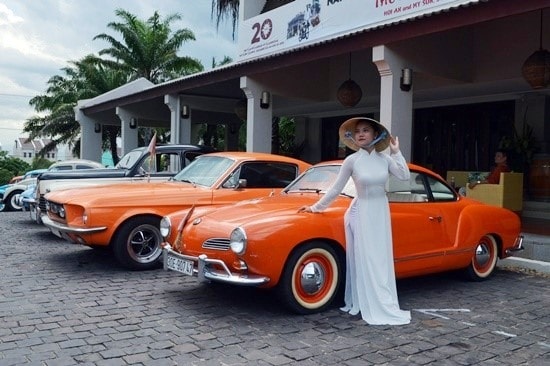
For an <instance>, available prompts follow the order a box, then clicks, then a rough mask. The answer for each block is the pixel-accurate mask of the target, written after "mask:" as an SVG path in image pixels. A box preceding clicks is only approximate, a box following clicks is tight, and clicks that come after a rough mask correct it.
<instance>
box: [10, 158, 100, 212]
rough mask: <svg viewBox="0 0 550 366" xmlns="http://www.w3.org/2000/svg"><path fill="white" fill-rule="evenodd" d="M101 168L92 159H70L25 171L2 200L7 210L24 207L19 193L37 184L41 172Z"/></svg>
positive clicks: (16, 209) (17, 209)
mask: <svg viewBox="0 0 550 366" xmlns="http://www.w3.org/2000/svg"><path fill="white" fill-rule="evenodd" d="M99 168H103V165H101V164H100V163H98V162H97V161H92V160H86V159H70V160H62V161H58V162H55V163H53V164H52V165H50V166H49V167H48V169H36V170H31V171H29V172H27V173H25V175H24V176H23V178H22V179H21V180H19V181H18V182H17V183H15V184H13V185H11V186H10V187H9V188H7V189H6V191H5V192H4V194H3V197H0V200H1V201H2V202H3V203H4V204H5V210H6V211H20V210H21V209H22V207H21V205H20V203H19V195H20V194H21V193H23V192H24V191H25V190H27V188H28V187H29V186H30V185H32V184H35V183H36V180H37V178H38V177H39V176H40V175H41V174H43V173H46V172H56V171H76V170H83V169H84V170H91V169H99ZM4 197H5V198H4Z"/></svg>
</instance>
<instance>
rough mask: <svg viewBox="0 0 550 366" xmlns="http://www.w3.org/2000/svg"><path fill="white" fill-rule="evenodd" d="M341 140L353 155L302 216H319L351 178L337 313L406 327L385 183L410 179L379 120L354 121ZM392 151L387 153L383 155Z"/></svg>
mask: <svg viewBox="0 0 550 366" xmlns="http://www.w3.org/2000/svg"><path fill="white" fill-rule="evenodd" d="M340 139H341V140H342V142H343V143H344V144H346V145H347V146H348V147H350V148H351V149H353V150H357V151H356V152H355V153H353V154H351V155H349V156H348V157H346V159H345V160H344V163H343V164H342V167H341V169H340V172H339V174H338V177H337V178H336V181H335V182H334V184H333V185H332V187H331V188H330V189H329V190H328V191H327V193H326V194H325V195H324V197H322V198H321V199H320V200H319V201H318V202H317V203H315V204H314V205H313V206H311V207H310V206H304V207H302V208H300V210H299V211H300V212H321V211H323V210H325V209H326V208H327V207H328V206H329V205H330V204H331V202H332V201H333V200H334V199H335V198H336V197H337V196H338V195H339V194H340V192H341V191H342V189H343V188H344V186H345V185H346V183H347V181H348V180H349V178H350V177H351V178H352V179H353V182H354V183H355V187H356V190H357V197H355V198H354V199H353V201H352V202H351V204H350V207H349V208H348V210H347V211H346V214H345V216H344V225H345V232H346V287H345V296H344V300H345V306H344V307H343V308H341V310H343V311H345V312H348V313H350V314H352V315H356V314H358V313H359V312H360V313H361V316H362V318H363V319H364V320H365V321H366V322H367V323H368V324H373V325H382V324H391V325H402V324H408V323H409V322H410V320H411V314H410V312H409V311H404V310H401V309H400V308H399V302H398V299H397V288H396V284H395V272H394V263H393V245H392V232H391V218H390V209H389V205H388V199H387V197H386V189H385V188H386V182H387V180H388V177H389V174H392V175H395V176H396V177H397V178H398V179H401V180H407V179H409V177H410V172H409V168H408V166H407V162H406V161H405V158H404V157H403V155H402V154H401V151H400V150H399V140H398V138H397V137H393V136H391V135H390V133H389V132H388V130H387V129H386V128H385V127H384V126H383V125H382V124H380V123H379V122H378V121H376V120H373V119H370V118H365V117H355V118H351V119H349V120H347V121H345V122H344V123H343V124H342V126H340ZM388 146H389V147H390V152H391V154H390V155H388V154H386V153H382V151H383V150H385V149H386V148H387V147H388Z"/></svg>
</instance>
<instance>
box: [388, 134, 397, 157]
mask: <svg viewBox="0 0 550 366" xmlns="http://www.w3.org/2000/svg"><path fill="white" fill-rule="evenodd" d="M390 151H391V153H392V154H397V153H398V152H399V139H398V138H397V136H393V135H390Z"/></svg>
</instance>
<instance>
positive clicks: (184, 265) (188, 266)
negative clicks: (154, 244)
mask: <svg viewBox="0 0 550 366" xmlns="http://www.w3.org/2000/svg"><path fill="white" fill-rule="evenodd" d="M193 265H194V263H193V261H190V260H187V259H181V258H177V257H173V256H171V255H170V254H168V258H166V267H168V269H171V270H172V271H177V272H180V273H183V274H186V275H188V276H192V275H193Z"/></svg>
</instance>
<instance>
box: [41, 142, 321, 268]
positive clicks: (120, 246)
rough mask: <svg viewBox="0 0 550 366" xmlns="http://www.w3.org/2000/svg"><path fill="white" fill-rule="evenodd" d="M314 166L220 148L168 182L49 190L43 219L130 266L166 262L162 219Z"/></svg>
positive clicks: (246, 194) (252, 192) (275, 183)
mask: <svg viewBox="0 0 550 366" xmlns="http://www.w3.org/2000/svg"><path fill="white" fill-rule="evenodd" d="M308 167H310V164H308V163H305V162H303V161H300V160H297V159H292V158H289V157H285V156H279V155H272V154H263V153H246V152H220V153H212V154H205V155H201V156H199V157H197V158H196V159H195V160H194V161H193V162H192V163H191V164H189V165H188V166H187V167H185V168H184V169H183V170H182V171H180V172H179V173H178V174H176V175H175V176H174V177H173V178H172V179H170V180H169V181H166V182H153V181H151V182H144V181H140V182H130V183H122V184H120V183H119V184H112V185H103V186H96V187H81V188H75V189H68V190H59V191H53V192H50V193H47V194H46V195H45V198H46V209H47V216H45V217H43V223H44V225H46V226H47V227H49V228H50V230H51V231H52V232H53V233H54V234H56V235H57V236H59V237H62V238H65V239H67V240H69V241H70V242H73V243H78V244H83V245H87V246H91V247H99V246H110V247H111V248H112V249H113V251H114V254H115V257H116V258H117V260H118V261H119V262H120V263H121V264H123V265H124V266H126V267H128V268H130V269H135V270H143V269H150V268H154V267H156V266H157V265H159V264H160V261H159V258H160V257H161V254H162V250H161V247H160V244H161V241H162V237H161V235H160V232H159V223H160V219H161V218H162V217H163V216H164V215H167V214H169V213H171V212H174V211H177V210H181V209H183V208H185V207H190V206H192V205H195V206H210V205H227V204H230V203H234V202H236V201H240V200H243V199H248V198H253V197H263V196H268V195H270V194H273V193H274V192H277V193H278V192H279V191H281V190H282V189H283V188H284V187H286V186H287V185H288V184H289V183H290V182H291V181H293V180H294V179H295V178H296V177H297V176H298V175H299V174H300V173H302V172H303V171H304V170H306V169H307V168H308Z"/></svg>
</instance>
